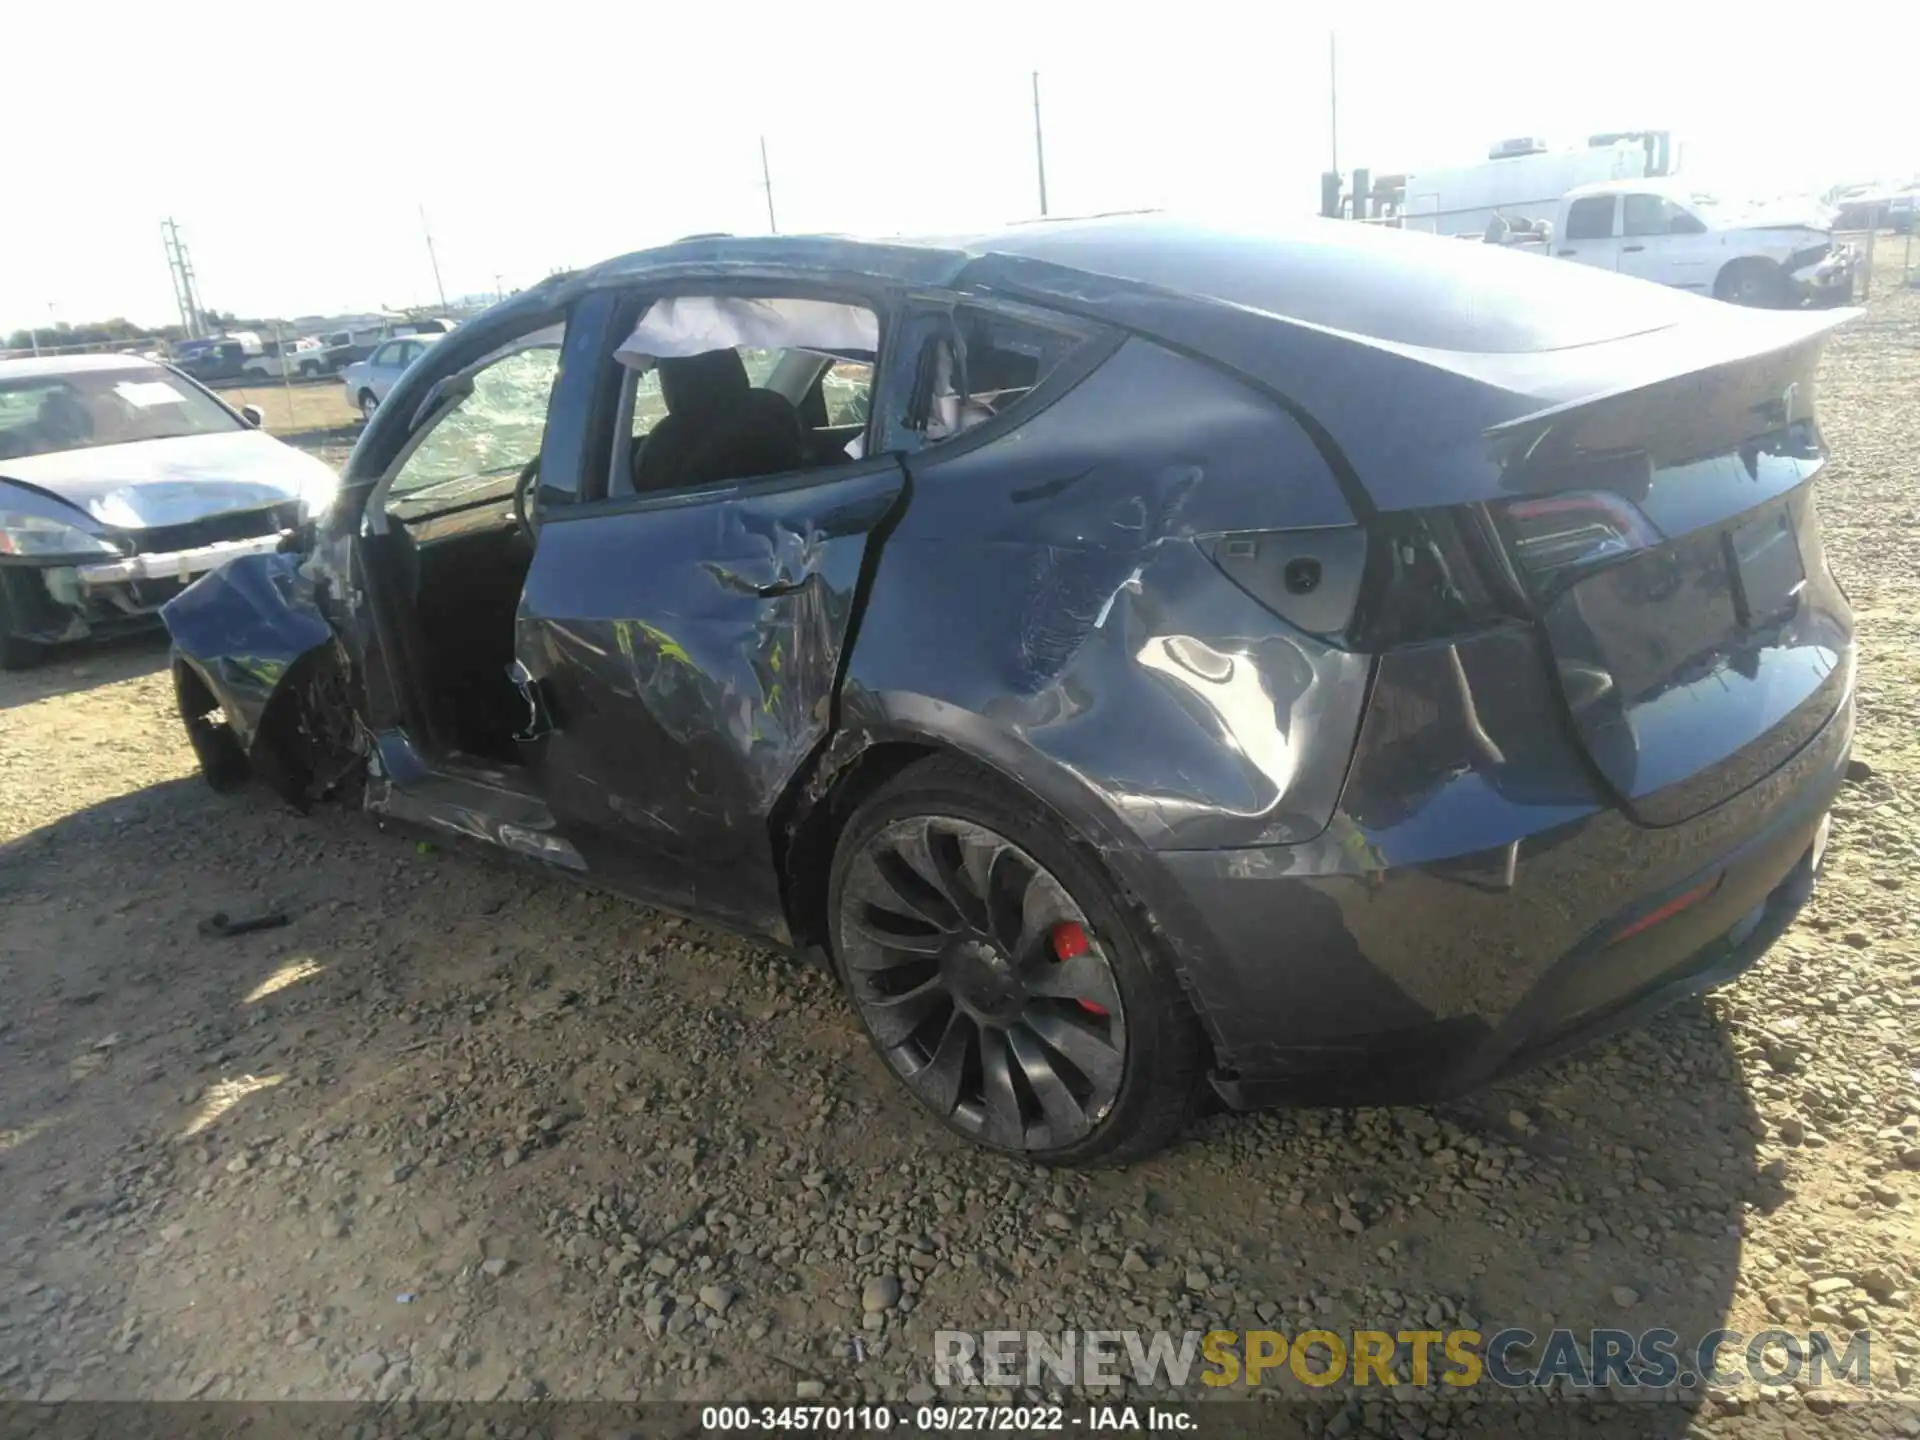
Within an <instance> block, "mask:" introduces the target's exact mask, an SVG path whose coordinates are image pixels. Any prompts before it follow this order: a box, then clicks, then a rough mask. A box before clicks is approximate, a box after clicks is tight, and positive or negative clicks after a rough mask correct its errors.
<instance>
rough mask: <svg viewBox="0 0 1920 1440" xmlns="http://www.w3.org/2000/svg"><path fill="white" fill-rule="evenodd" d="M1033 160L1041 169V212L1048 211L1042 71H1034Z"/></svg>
mask: <svg viewBox="0 0 1920 1440" xmlns="http://www.w3.org/2000/svg"><path fill="white" fill-rule="evenodd" d="M1033 161H1034V164H1035V166H1037V167H1038V169H1039V171H1040V213H1041V214H1042V215H1044V214H1046V213H1047V142H1046V139H1045V137H1044V136H1043V135H1042V134H1041V130H1040V72H1039V71H1038V70H1036V71H1034V72H1033Z"/></svg>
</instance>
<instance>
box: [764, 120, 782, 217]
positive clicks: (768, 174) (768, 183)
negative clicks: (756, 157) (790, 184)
mask: <svg viewBox="0 0 1920 1440" xmlns="http://www.w3.org/2000/svg"><path fill="white" fill-rule="evenodd" d="M760 188H761V189H762V190H765V191H766V192H767V233H768V234H769V235H778V234H779V233H780V226H779V225H778V224H777V223H775V221H774V218H773V171H772V170H770V169H768V168H767V137H766V136H764V135H762V136H761V137H760Z"/></svg>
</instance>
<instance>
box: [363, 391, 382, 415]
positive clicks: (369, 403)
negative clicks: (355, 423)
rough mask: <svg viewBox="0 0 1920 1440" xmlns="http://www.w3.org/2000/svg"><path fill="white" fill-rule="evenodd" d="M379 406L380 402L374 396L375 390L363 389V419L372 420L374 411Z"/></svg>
mask: <svg viewBox="0 0 1920 1440" xmlns="http://www.w3.org/2000/svg"><path fill="white" fill-rule="evenodd" d="M379 408H380V402H379V401H378V400H376V399H374V398H373V392H372V391H371V390H362V391H361V392H360V418H361V419H362V420H372V419H373V412H374V411H376V410H378V409H379Z"/></svg>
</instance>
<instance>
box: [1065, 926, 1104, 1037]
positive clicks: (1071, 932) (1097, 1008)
mask: <svg viewBox="0 0 1920 1440" xmlns="http://www.w3.org/2000/svg"><path fill="white" fill-rule="evenodd" d="M1052 940H1053V958H1054V959H1056V960H1072V959H1074V958H1075V957H1077V956H1080V955H1084V954H1086V953H1087V951H1089V950H1091V949H1092V948H1093V942H1092V941H1091V940H1089V939H1087V932H1086V927H1085V926H1083V925H1081V924H1080V922H1079V921H1077V920H1062V921H1061V922H1060V923H1059V924H1058V925H1056V926H1054V927H1053V935H1052ZM1078 1003H1079V1006H1080V1008H1081V1009H1082V1010H1084V1011H1086V1012H1087V1013H1088V1014H1089V1015H1105V1014H1106V1013H1107V1007H1106V1006H1104V1005H1096V1004H1095V1003H1094V1002H1093V1001H1091V1000H1081V1001H1079V1002H1078Z"/></svg>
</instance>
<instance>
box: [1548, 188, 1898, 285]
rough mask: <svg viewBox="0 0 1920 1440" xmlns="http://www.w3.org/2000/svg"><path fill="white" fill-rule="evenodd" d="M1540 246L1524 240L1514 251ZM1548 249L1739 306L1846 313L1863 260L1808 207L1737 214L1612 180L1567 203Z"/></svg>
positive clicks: (1684, 192)
mask: <svg viewBox="0 0 1920 1440" xmlns="http://www.w3.org/2000/svg"><path fill="white" fill-rule="evenodd" d="M1511 243H1519V244H1527V245H1530V246H1538V245H1540V244H1541V241H1540V239H1539V237H1538V236H1535V235H1529V234H1527V233H1526V232H1524V231H1522V232H1520V233H1518V234H1517V235H1515V236H1514V237H1513V242H1511ZM1544 248H1545V249H1546V251H1547V252H1548V253H1550V254H1553V255H1557V256H1559V257H1560V258H1562V259H1565V260H1575V261H1578V262H1579V263H1581V264H1582V265H1597V266H1599V267H1600V268H1601V269H1602V270H1617V271H1619V272H1620V273H1621V274H1622V275H1638V276H1640V277H1641V278H1642V279H1645V280H1652V281H1656V282H1657V283H1659V284H1661V285H1671V286H1673V287H1674V288H1676V289H1679V290H1692V291H1694V292H1695V293H1697V294H1701V295H1712V296H1715V297H1716V298H1718V299H1721V300H1731V301H1734V302H1735V303H1736V304H1741V305H1767V306H1785V305H1800V304H1809V303H1810V304H1814V305H1845V304H1847V303H1848V302H1849V301H1851V300H1852V298H1853V280H1854V273H1855V271H1856V270H1857V269H1858V268H1859V264H1860V257H1859V255H1858V253H1857V252H1856V251H1855V250H1854V248H1853V247H1852V246H1851V245H1845V244H1839V243H1836V242H1835V240H1834V238H1833V223H1832V221H1831V219H1829V218H1828V217H1827V216H1826V215H1825V214H1823V213H1822V212H1821V209H1820V207H1818V206H1817V205H1814V204H1813V203H1811V202H1806V203H1802V204H1797V205H1792V206H1786V207H1781V206H1773V207H1768V206H1751V205H1733V204H1727V203H1723V202H1721V201H1718V200H1715V199H1714V198H1713V197H1712V196H1710V195H1707V194H1704V193H1702V192H1700V191H1697V190H1694V189H1692V188H1690V187H1688V186H1687V185H1685V184H1684V183H1682V182H1679V181H1674V180H1610V181H1603V182H1601V183H1599V184H1596V185H1582V186H1580V187H1579V188H1578V189H1574V190H1569V191H1568V192H1567V193H1566V194H1565V195H1564V196H1562V197H1561V199H1560V204H1559V208H1558V211H1557V212H1556V213H1555V214H1554V216H1553V219H1552V222H1551V230H1550V232H1549V234H1548V235H1547V237H1546V239H1545V245H1544Z"/></svg>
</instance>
